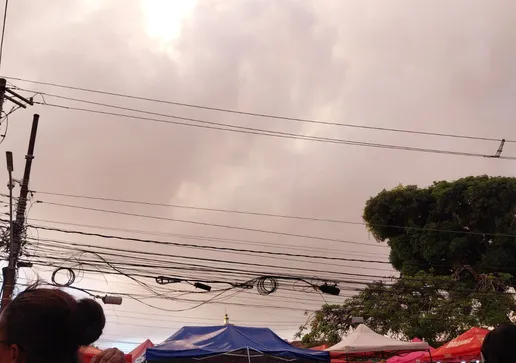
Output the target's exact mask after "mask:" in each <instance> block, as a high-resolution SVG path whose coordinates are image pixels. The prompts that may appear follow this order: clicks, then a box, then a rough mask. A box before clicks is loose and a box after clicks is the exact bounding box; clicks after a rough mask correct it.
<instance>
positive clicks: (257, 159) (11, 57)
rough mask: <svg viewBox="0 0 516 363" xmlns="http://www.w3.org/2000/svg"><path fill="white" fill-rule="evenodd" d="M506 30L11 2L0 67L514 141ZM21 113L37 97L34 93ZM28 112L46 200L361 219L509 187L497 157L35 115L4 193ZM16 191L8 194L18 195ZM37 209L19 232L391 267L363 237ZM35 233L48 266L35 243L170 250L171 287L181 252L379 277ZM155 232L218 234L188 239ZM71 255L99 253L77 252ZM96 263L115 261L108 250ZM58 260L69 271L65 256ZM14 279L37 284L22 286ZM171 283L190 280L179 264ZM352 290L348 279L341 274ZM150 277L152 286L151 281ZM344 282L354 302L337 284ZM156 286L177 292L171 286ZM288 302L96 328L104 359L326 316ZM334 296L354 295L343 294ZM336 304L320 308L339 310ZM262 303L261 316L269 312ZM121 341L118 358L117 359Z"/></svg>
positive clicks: (219, 117)
mask: <svg viewBox="0 0 516 363" xmlns="http://www.w3.org/2000/svg"><path fill="white" fill-rule="evenodd" d="M515 17H516V3H515V2H514V1H511V0H507V1H504V0H496V1H488V0H483V1H476V0H463V1H462V0H460V1H459V0H454V1H448V0H437V1H426V0H390V1H382V0H376V1H369V0H356V1H355V0H349V1H344V0H333V1H332V0H318V1H317V0H314V1H308V0H306V1H305V0H298V1H295V0H218V1H217V0H213V1H211V0H210V1H208V0H198V1H195V0H161V1H160V0H140V1H136V0H109V1H100V0H89V1H88V0H74V1H67V0H46V1H39V0H17V1H12V2H10V7H9V10H8V17H7V29H6V38H5V44H4V56H3V61H2V66H1V68H0V73H1V74H2V75H4V76H10V77H17V78H22V79H28V80H35V81H43V82H51V83H57V84H64V85H69V86H77V87H82V88H88V89H97V90H103V91H108V92H118V93H124V94H129V95H134V96H141V97H146V98H153V99H162V100H169V101H174V102H180V103H188V104H195V105H204V106H210V107H216V108H224V109H232V110H240V111H248V112H255V113H264V114H274V115H283V116H289V117H294V118H304V119H315V120H322V121H328V122H336V123H348V124H358V125H367V126H378V127H387V128H398V129H399V128H402V129H411V130H421V131H428V132H438V133H456V134H465V135H474V136H482V137H490V138H495V139H501V138H506V139H516V136H515V133H516V125H515V123H514V120H513V118H514V114H515V111H516V110H515V109H516V103H515V102H514V98H515V96H516V78H515V76H516V61H515V52H516V51H515V49H516V48H515V47H514V45H515V44H516V19H515ZM10 82H12V83H13V84H14V85H15V86H17V87H20V88H24V89H28V90H31V91H40V92H45V93H48V94H55V95H60V96H65V97H73V98H79V99H83V100H89V101H94V102H101V103H105V104H112V105H118V106H121V107H130V108H137V109H141V110H147V111H151V112H155V113H162V114H168V115H176V116H180V117H185V118H196V119H202V120H207V121H211V122H218V123H225V124H234V125H240V126H246V127H252V128H260V129H268V130H274V131H281V132H288V133H297V134H304V135H315V136H320V137H330V138H340V139H346V140H354V141H363V142H370V143H382V144H395V145H403V146H413V147H414V146H415V147H420V148H429V149H442V150H454V151H461V152H470V153H481V154H493V153H494V152H495V151H496V149H497V147H498V142H496V141H495V142H480V141H471V140H469V141H464V140H460V139H452V138H444V137H430V136H420V135H412V134H400V133H389V132H381V131H372V130H363V129H355V128H347V127H339V126H328V125H321V124H314V123H300V122H294V121H286V120H278V119H268V118H263V117H251V116H245V115H235V114H230V113H224V112H216V111H209V110H200V109H193V108H187V107H180V106H174V105H170V104H163V103H161V104H160V103H155V102H150V101H142V100H139V101H138V100H130V99H124V98H118V97H111V96H107V95H101V94H94V93H87V92H81V91H73V90H69V89H62V88H56V87H50V86H44V85H38V84H32V83H30V82H23V81H19V80H12V79H11V80H10ZM22 93H23V94H25V95H28V96H30V95H32V94H33V93H32V92H29V91H26V92H22ZM36 100H37V101H43V99H42V98H41V97H40V96H36ZM45 100H46V102H47V103H50V104H60V105H68V106H73V107H83V108H88V109H97V110H103V111H110V112H116V113H125V114H130V113H131V112H128V111H120V110H113V109H107V108H106V107H101V106H93V105H88V104H86V105H85V104H81V103H78V102H75V101H69V100H63V99H57V98H53V97H51V96H45ZM11 105H12V104H10V103H6V105H5V108H4V109H5V110H7V111H8V110H9V109H10V107H11ZM33 113H39V114H40V115H41V119H40V125H39V131H38V138H37V142H36V152H35V155H36V158H35V160H34V164H33V170H32V176H31V189H32V190H35V191H41V192H51V193H68V194H78V195H85V196H94V197H107V198H115V199H124V200H137V201H144V202H152V203H163V204H180V205H184V206H194V207H202V208H216V209H230V210H241V211H251V212H260V213H273V214H281V215H295V216H307V217H316V218H321V219H335V220H344V221H351V222H361V221H362V219H361V215H362V210H363V207H364V203H365V202H366V200H367V199H368V198H370V197H371V196H374V195H375V194H376V193H378V192H380V191H381V190H382V189H384V188H392V187H395V186H396V185H398V184H400V183H402V184H417V185H420V186H426V185H428V184H430V183H432V182H433V181H434V180H442V179H447V180H453V179H456V178H460V177H464V176H469V175H480V174H489V175H504V176H515V175H516V161H510V160H496V159H486V158H473V157H464V156H453V155H436V154H430V153H418V152H409V151H400V150H388V149H378V148H369V147H361V146H350V145H338V144H331V143H322V142H314V141H303V140H292V139H285V138H275V137H269V136H261V135H252V134H242V133H233V132H226V131H217V130H210V129H203V128H196V127H188V126H180V125H173V124H167V123H158V122H152V121H150V120H137V119H128V118H122V117H114V116H108V115H99V114H93V113H89V112H88V113H86V112H80V111H74V110H65V109H57V108H55V107H51V106H40V105H36V106H34V107H32V108H29V109H27V110H18V111H16V112H14V113H13V114H12V115H10V116H9V129H8V133H7V136H6V139H5V141H4V142H3V143H2V144H1V148H2V149H3V150H4V151H5V150H11V151H13V153H14V158H15V177H16V178H19V179H21V176H22V170H23V163H24V155H25V153H26V148H27V142H28V137H29V132H30V124H31V119H32V114H33ZM140 116H142V115H141V114H140ZM144 116H145V115H144ZM146 117H152V118H160V119H165V118H163V117H156V116H148V115H147V116H146ZM166 120H168V121H173V120H172V119H170V118H166ZM2 128H3V129H4V128H5V123H4V124H3V125H2ZM503 155H507V156H509V155H512V156H515V155H516V145H515V144H507V145H506V147H505V149H504V154H503ZM4 169H5V168H0V173H2V178H4V179H3V180H7V174H6V172H5V171H4ZM18 191H19V190H18V188H17V189H15V193H18ZM5 192H7V189H5ZM36 200H41V201H43V203H34V204H33V205H32V207H31V208H30V211H29V214H28V216H29V223H31V224H33V225H40V226H51V227H57V228H65V229H73V230H79V231H85V232H100V233H105V234H111V235H113V234H115V235H120V236H132V237H138V238H144V239H153V240H160V241H175V242H181V243H191V244H197V245H211V246H219V247H231V248H237V249H238V248H242V249H253V250H262V251H274V252H287V253H297V254H317V255H319V256H332V257H344V258H359V259H365V260H379V261H380V260H381V261H387V259H388V249H387V248H385V247H381V246H380V247H377V246H371V245H373V244H375V243H376V242H375V241H374V240H373V239H372V238H371V236H369V235H368V233H367V232H366V230H365V228H364V226H363V225H360V224H357V225H353V224H337V223H328V222H315V221H306V220H305V221H300V220H292V219H285V218H273V217H263V216H252V215H243V214H234V213H221V212H209V211H200V210H192V209H183V208H167V207H156V206H145V205H140V204H127V203H113V202H104V201H98V200H84V199H73V198H69V197H59V196H53V195H46V194H38V193H36V194H35V196H34V199H33V201H36ZM45 202H54V203H60V204H68V205H72V206H81V207H88V208H97V209H108V210H112V211H119V212H123V213H130V214H131V213H132V214H140V215H141V214H143V215H150V216H155V217H158V218H161V219H150V218H144V217H136V216H130V215H121V214H115V213H106V212H99V211H91V210H80V209H77V208H70V207H64V206H56V205H52V204H45ZM165 219H181V220H188V221H193V222H203V223H212V224H219V225H230V226H236V227H241V228H244V229H245V228H247V229H262V230H268V231H275V232H281V233H287V234H297V235H307V236H312V237H320V238H319V239H314V238H300V237H294V236H286V235H280V234H274V233H260V232H257V231H249V230H244V229H231V228H221V227H214V226H206V225H198V224H192V223H182V222H174V221H170V220H165ZM56 222H59V223H61V224H58V223H56ZM63 223H65V224H63ZM66 223H75V224H83V225H90V226H96V227H97V228H95V227H85V226H71V225H69V224H66ZM101 228H102V229H101ZM109 228H111V229H109ZM115 229H131V230H139V231H146V232H141V233H140V232H138V233H137V232H135V231H120V230H115ZM30 233H31V237H33V238H34V239H30V240H29V241H28V242H27V243H28V245H32V247H30V246H28V248H29V249H30V250H31V251H33V252H35V253H36V254H37V253H39V255H40V256H43V255H45V253H48V250H46V249H45V248H50V247H45V243H46V242H44V241H41V242H40V245H38V244H37V243H36V241H35V240H36V239H37V238H39V239H40V240H41V239H55V240H59V241H66V242H67V243H68V242H74V243H81V244H85V245H96V246H97V245H98V246H104V247H109V248H118V249H131V250H141V251H145V252H147V253H162V254H168V255H170V258H167V257H163V256H162V257H153V258H154V259H157V258H159V259H161V260H164V261H171V262H170V264H169V265H166V266H165V265H164V267H163V273H162V274H163V275H167V276H173V273H174V271H175V270H174V269H173V267H174V265H173V263H172V262H174V261H175V262H179V261H180V260H179V259H172V258H174V256H178V255H180V256H186V257H188V256H190V259H182V260H181V261H180V262H182V263H191V264H201V265H204V266H219V267H220V266H224V267H230V268H234V269H245V270H253V271H259V272H262V273H271V271H276V272H277V271H279V270H278V269H272V268H265V267H263V268H261V267H259V266H258V267H257V266H254V267H253V266H245V265H237V264H233V265H230V264H223V263H219V262H215V261H212V262H207V261H203V260H202V261H201V260H196V259H198V258H209V259H215V260H229V261H237V262H247V263H254V264H264V265H276V266H281V267H283V270H282V271H283V272H284V273H290V274H292V275H295V274H300V273H301V272H299V270H295V269H296V268H297V269H299V268H302V269H308V270H313V272H311V273H307V272H304V273H303V274H304V275H307V274H308V275H310V276H313V277H319V278H327V279H330V278H332V277H333V278H335V279H346V276H345V275H343V274H342V273H354V274H369V275H379V276H388V275H392V272H390V271H389V265H386V264H372V263H356V262H339V261H324V260H320V259H306V258H300V257H296V258H294V257H286V258H284V259H282V258H281V257H279V256H260V255H254V256H249V255H242V254H235V253H230V252H224V253H221V252H215V251H206V250H198V249H191V248H182V247H171V246H160V245H156V244H150V243H138V242H134V241H133V242H131V241H121V240H106V239H102V238H95V237H85V236H77V235H67V234H63V233H58V232H52V231H44V230H35V229H32V230H31V232H30ZM158 234H159V235H158ZM165 234H182V235H190V236H197V237H199V236H204V237H206V236H207V237H211V238H218V240H213V239H212V240H206V239H204V240H199V239H197V240H192V239H186V238H178V237H177V236H176V237H172V236H170V235H169V236H166V235H165ZM321 238H326V239H335V240H341V241H333V242H332V241H328V240H324V239H321ZM220 239H225V240H220ZM227 239H232V240H233V241H227ZM234 240H240V241H241V240H246V241H247V242H240V243H238V242H235V241H234ZM342 241H351V242H360V243H362V244H364V245H360V244H356V243H346V242H342ZM271 244H276V246H271ZM296 246H298V247H297V248H296ZM38 248H39V250H38ZM61 249H62V250H63V256H65V255H67V254H68V256H71V254H72V251H70V249H63V245H62V247H61ZM38 251H39V252H38ZM83 258H85V259H88V260H92V259H93V260H95V259H96V257H95V256H91V255H90V256H84V257H83ZM105 258H107V259H112V260H116V257H113V256H105ZM147 258H149V257H147ZM296 259H297V261H292V260H296ZM125 261H126V262H127V260H125ZM56 263H57V264H60V265H61V264H63V265H64V266H70V264H66V263H65V262H63V261H56ZM285 268H286V269H285ZM79 270H80V269H79ZM37 271H38V273H39V274H40V276H41V277H43V278H46V279H48V278H49V276H50V275H49V273H48V270H47V269H44V268H38V269H37ZM289 271H290V272H289ZM323 271H326V272H323ZM186 273H187V274H188V276H189V277H190V278H192V279H195V278H197V279H198V280H203V279H206V278H207V276H208V275H206V274H204V272H202V271H194V272H192V271H189V272H186ZM28 274H29V275H30V276H32V277H33V276H34V272H29V273H28ZM181 274H185V272H184V270H183V271H182V272H181ZM22 275H24V274H22ZM79 275H80V277H82V280H81V281H79V282H78V283H77V285H76V286H81V287H83V288H89V289H96V290H101V291H111V292H119V293H120V292H121V293H129V294H140V295H141V294H143V295H145V294H147V295H148V294H149V291H148V290H145V289H144V288H142V287H140V286H138V285H136V283H135V282H134V281H132V280H130V279H128V278H127V277H123V276H111V275H110V276H107V277H104V276H102V274H100V273H86V274H80V273H79ZM244 275H245V274H243V275H242V276H241V277H240V278H239V277H238V276H236V275H232V276H231V278H229V277H227V278H226V279H229V280H236V279H237V280H239V281H241V280H245V278H246V277H247V276H244ZM235 276H236V277H235ZM209 277H210V276H208V278H209ZM219 277H220V276H219ZM61 278H63V279H64V277H63V276H61ZM348 279H355V280H356V279H359V277H355V278H351V277H349V276H348ZM78 280H79V278H78ZM362 280H367V279H362ZM147 282H148V283H149V284H150V285H151V287H153V288H156V286H157V285H156V284H155V283H154V282H153V281H152V280H147ZM340 286H341V288H344V289H346V288H349V286H348V287H346V284H341V285H340ZM166 289H179V290H191V289H190V288H189V286H188V285H185V284H180V285H170V286H167V287H166ZM295 289H296V290H297V292H294V291H291V290H292V284H288V283H284V284H283V285H280V287H279V289H278V291H277V292H276V293H275V294H273V295H271V296H268V297H263V296H260V295H258V294H257V293H256V291H255V290H251V291H245V292H240V293H239V294H237V295H234V296H232V294H233V293H234V292H236V291H230V292H229V293H228V294H226V295H223V296H221V298H222V299H223V301H219V303H217V304H206V305H204V306H202V307H199V308H197V309H193V310H189V311H186V312H173V311H168V312H165V311H163V310H159V309H153V308H150V307H148V306H145V305H142V304H141V303H139V302H136V301H132V300H131V299H128V298H127V299H125V301H124V303H123V305H122V306H120V307H111V306H110V307H107V308H106V311H107V314H108V321H109V325H108V328H107V329H106V333H105V336H104V337H103V340H102V344H101V345H102V346H112V345H117V346H121V347H122V348H123V349H125V350H128V349H130V347H132V346H133V344H132V343H135V342H139V341H142V340H144V339H146V338H151V339H152V340H154V341H155V342H160V341H162V340H163V339H165V338H166V337H168V336H169V335H171V334H172V333H174V332H175V331H176V330H177V329H178V328H180V327H181V326H183V325H211V324H221V323H222V322H223V316H224V314H225V313H226V312H227V313H228V314H229V315H230V318H231V320H232V322H233V323H235V324H242V325H251V326H268V327H271V328H272V329H273V330H274V331H276V332H277V333H278V334H279V335H280V336H282V337H284V338H292V336H293V334H294V332H295V331H296V330H297V327H298V326H299V325H301V324H303V323H304V322H305V320H306V317H305V315H304V313H303V311H304V310H305V309H308V310H314V309H317V307H319V306H320V305H321V304H322V303H323V300H322V298H321V296H320V295H318V294H316V293H313V292H312V293H309V292H308V291H306V289H303V288H302V287H295ZM160 291H162V290H160ZM192 291H193V290H192ZM349 294H350V291H343V293H342V295H343V296H346V295H349ZM171 296H174V295H171ZM192 296H193V297H192ZM205 296H207V297H205ZM205 296H201V297H199V295H198V294H196V295H193V294H190V295H187V296H185V298H191V299H194V300H196V299H198V300H199V301H202V300H206V299H208V298H210V297H214V296H215V294H214V293H212V294H208V295H205ZM343 296H341V297H339V298H331V297H330V298H326V299H327V301H329V302H339V301H342V299H343V298H344V297H343ZM201 299H202V300H201ZM144 302H145V303H146V304H150V305H153V306H156V307H158V308H160V309H168V310H181V309H186V308H190V307H193V306H194V305H195V304H194V303H191V302H190V303H188V302H184V301H177V300H176V301H173V300H164V299H145V300H144ZM246 304H250V305H252V306H246ZM267 305H269V306H274V308H266V307H264V306H267ZM121 341H126V342H130V344H127V345H123V344H122V345H121V343H120V342H121Z"/></svg>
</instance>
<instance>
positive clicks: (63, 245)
mask: <svg viewBox="0 0 516 363" xmlns="http://www.w3.org/2000/svg"><path fill="white" fill-rule="evenodd" d="M39 242H40V245H44V244H43V243H42V242H54V243H57V244H58V246H60V247H61V248H72V249H75V250H78V251H84V250H85V249H87V248H95V249H97V250H100V252H101V253H102V254H105V255H111V256H114V257H117V256H119V257H120V256H126V257H127V255H123V253H124V252H125V253H133V254H135V255H133V256H131V255H129V256H130V257H135V258H138V259H140V260H142V261H149V262H164V263H168V264H170V263H171V262H173V263H174V264H175V266H189V267H199V268H202V269H205V268H206V266H205V265H197V264H191V263H188V264H185V263H178V262H175V261H170V258H171V257H172V256H171V255H170V254H167V253H158V252H147V251H137V250H129V249H121V248H112V247H103V246H93V245H85V244H78V243H74V242H72V241H57V240H55V239H40V240H39ZM106 251H108V252H106ZM109 251H112V252H109ZM142 255H143V256H156V257H158V256H159V257H167V258H168V259H167V260H157V259H156V260H155V259H149V258H145V257H142ZM173 258H180V259H186V260H194V261H205V262H217V263H224V264H237V265H245V266H246V267H247V266H254V267H260V268H266V269H267V270H269V269H271V268H273V269H287V270H288V271H302V272H309V273H312V274H313V273H316V274H321V273H328V274H336V275H344V276H354V277H365V278H373V279H393V278H396V277H394V276H379V275H368V274H358V273H350V272H339V271H328V270H314V269H308V268H302V267H286V266H278V265H270V264H263V263H255V262H247V261H234V260H223V259H212V258H202V257H197V256H196V257H192V256H182V255H177V254H174V255H173ZM214 268H216V269H219V267H214ZM224 270H225V271H237V272H248V273H258V274H259V275H264V273H262V272H259V271H250V270H242V269H233V268H228V267H224ZM269 271H270V270H269ZM382 271H384V270H382ZM385 271H390V270H385ZM276 273H278V274H279V272H276ZM305 277H306V276H305Z"/></svg>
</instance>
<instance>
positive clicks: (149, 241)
mask: <svg viewBox="0 0 516 363" xmlns="http://www.w3.org/2000/svg"><path fill="white" fill-rule="evenodd" d="M31 227H35V228H39V229H43V230H48V231H54V232H61V233H66V234H78V235H84V236H92V237H100V238H106V239H118V240H123V241H132V242H141V243H154V244H161V245H169V246H178V247H193V248H199V249H209V250H215V251H228V252H231V251H233V252H249V253H255V254H263V255H273V256H291V257H305V258H310V259H321V260H334V261H347V262H366V263H379V264H390V262H387V261H377V260H363V259H355V258H341V257H326V256H317V255H303V254H296V253H287V252H272V251H259V250H247V249H239V248H230V247H217V246H203V245H196V244H186V243H179V242H165V241H157V240H151V239H143V238H134V237H122V236H116V235H106V234H101V233H91V232H82V231H73V230H67V229H61V228H52V227H44V226H34V225H32V226H31Z"/></svg>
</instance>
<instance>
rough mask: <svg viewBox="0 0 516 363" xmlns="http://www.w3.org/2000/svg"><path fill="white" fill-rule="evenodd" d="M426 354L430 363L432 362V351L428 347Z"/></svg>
mask: <svg viewBox="0 0 516 363" xmlns="http://www.w3.org/2000/svg"><path fill="white" fill-rule="evenodd" d="M428 355H429V356H430V363H432V362H433V360H432V351H431V350H430V349H428Z"/></svg>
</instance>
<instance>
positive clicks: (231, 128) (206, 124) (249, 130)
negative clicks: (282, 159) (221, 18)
mask: <svg viewBox="0 0 516 363" xmlns="http://www.w3.org/2000/svg"><path fill="white" fill-rule="evenodd" d="M39 104H41V105H45V106H49V107H54V108H61V109H66V110H72V111H81V112H89V113H94V114H99V115H106V116H115V117H123V118H129V119H133V120H144V121H150V122H156V123H164V124H170V125H179V126H187V127H195V128H201V129H210V130H218V131H228V132H234V133H240V134H248V135H259V136H270V137H276V138H284V139H292V140H305V141H317V142H323V143H330V144H340V145H353V146H363V147H373V148H381V149H391V150H401V151H412V152H422V153H429V154H440V155H454V156H467V157H476V158H495V157H493V156H492V155H488V154H480V153H473V152H464V151H453V150H440V149H430V148H419V147H410V146H402V145H391V144H379V143H370V142H361V141H353V140H345V139H337V138H329V137H317V136H309V135H304V134H296V133H290V132H281V131H274V130H267V129H259V128H253V127H244V126H237V125H231V124H225V123H220V122H211V121H206V120H199V119H193V118H186V117H179V116H172V115H169V117H171V118H174V119H180V120H185V121H192V122H198V123H200V124H192V123H187V122H180V121H170V120H162V119H156V118H151V117H141V116H134V115H128V114H120V113H115V112H108V111H100V110H93V109H87V108H80V107H72V106H65V105H59V104H51V103H39ZM210 125H218V126H210ZM496 159H504V160H516V156H496Z"/></svg>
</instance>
